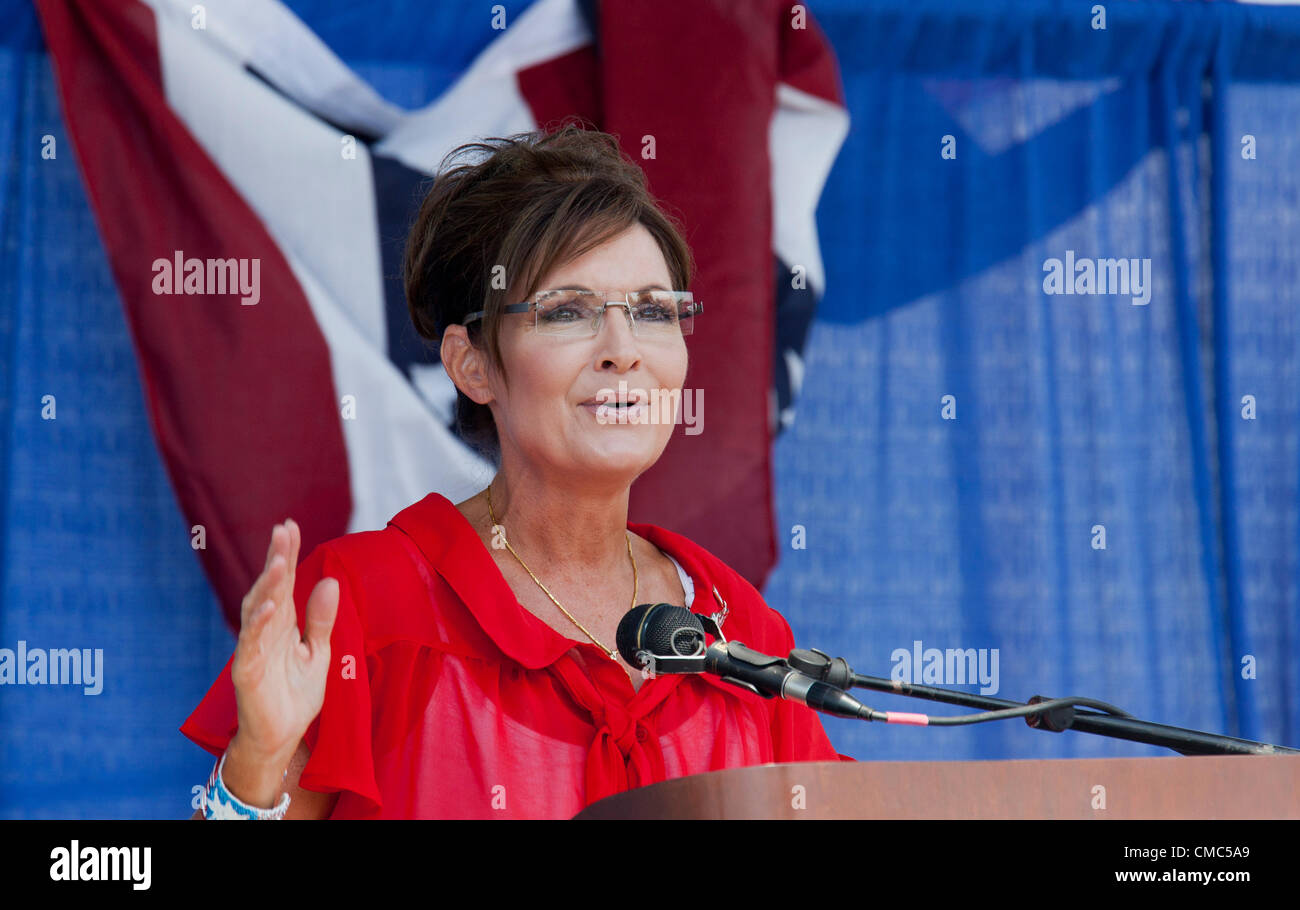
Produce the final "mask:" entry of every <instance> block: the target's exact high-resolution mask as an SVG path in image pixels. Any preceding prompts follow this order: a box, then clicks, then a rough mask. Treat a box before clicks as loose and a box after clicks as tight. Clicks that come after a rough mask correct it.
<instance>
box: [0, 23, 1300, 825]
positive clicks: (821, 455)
mask: <svg viewBox="0 0 1300 910" xmlns="http://www.w3.org/2000/svg"><path fill="white" fill-rule="evenodd" d="M289 5H290V6H291V7H292V8H293V9H294V10H295V11H296V12H297V13H298V14H299V15H300V16H302V17H303V18H304V20H305V21H306V22H307V23H308V24H309V25H311V26H312V27H313V28H314V29H316V30H317V32H318V33H319V34H320V35H321V37H322V38H323V39H324V40H325V41H326V42H327V43H329V44H330V45H331V46H332V47H334V48H335V49H336V50H337V51H338V53H339V54H340V55H341V56H343V58H344V59H345V61H346V62H347V63H349V64H350V65H352V66H353V67H354V68H356V69H357V70H358V72H360V73H361V74H362V75H363V76H364V77H365V78H367V79H368V80H370V81H371V82H372V83H373V84H374V85H375V86H376V88H377V89H378V90H379V91H380V92H381V93H383V94H384V95H385V96H387V97H388V98H390V99H391V100H393V101H394V102H395V103H398V104H402V105H405V106H408V107H414V106H418V105H420V104H423V103H425V102H427V101H428V100H429V99H431V98H433V97H435V96H436V95H437V93H438V92H440V91H441V90H442V89H443V88H445V87H446V85H448V84H450V82H451V81H452V80H453V79H454V78H455V77H456V75H457V73H459V72H460V70H461V69H462V68H463V67H464V65H465V64H467V63H468V62H469V60H471V59H472V58H473V56H474V54H475V53H477V51H478V50H479V49H481V48H482V47H483V46H484V45H486V44H487V43H488V42H489V41H490V40H491V39H492V38H493V37H495V36H496V34H497V33H495V32H493V31H492V30H491V26H490V21H489V19H488V17H486V16H484V15H482V13H481V11H477V10H469V9H468V8H467V7H465V5H463V4H454V3H448V4H445V5H444V4H430V3H427V2H415V0H404V2H396V3H394V2H383V3H379V2H371V3H353V4H346V5H343V4H337V3H331V2H326V0H292V2H290V3H289ZM527 5H528V4H527V2H516V3H508V4H506V7H507V14H508V16H513V15H515V14H516V13H517V12H518V11H520V10H522V9H523V8H525V7H526V6H527ZM1092 5H1093V4H1092V3H1088V2H1047V0H1022V2H1015V3H1011V2H1007V3H995V2H988V0H979V2H975V0H876V2H872V3H869V4H867V3H861V2H859V0H822V2H812V3H809V4H808V6H809V8H810V9H811V10H812V12H813V14H814V15H815V16H816V17H817V20H818V22H819V24H820V26H821V27H822V29H823V30H824V31H825V32H826V34H827V37H828V38H829V40H830V41H831V43H832V44H833V45H834V46H835V49H836V52H837V55H838V58H839V63H840V67H841V75H842V78H843V82H844V89H845V96H846V101H847V105H848V108H849V112H850V115H851V117H852V128H851V132H850V134H849V136H848V138H847V141H846V143H845V146H844V149H843V151H842V153H841V155H840V157H839V159H838V161H837V162H836V164H835V167H834V169H833V170H832V172H831V174H830V178H829V182H828V185H827V188H826V191H825V193H824V195H823V199H822V204H821V206H820V208H819V210H818V224H819V230H820V234H821V244H822V252H823V257H824V260H825V265H826V273H827V291H826V295H825V298H824V299H823V301H822V304H821V308H820V311H819V313H818V318H817V321H816V322H815V323H814V325H813V328H812V331H811V334H810V338H809V343H808V347H807V350H806V351H805V357H804V362H803V369H802V376H803V383H802V390H801V393H800V397H799V399H798V403H797V416H796V420H795V423H794V425H793V426H792V427H790V428H789V429H788V430H787V431H786V432H785V433H784V434H783V435H782V436H781V437H780V439H779V441H778V442H777V444H776V481H777V526H778V532H779V535H780V537H779V543H780V545H781V547H780V553H781V557H780V563H779V565H778V567H777V569H776V571H775V572H774V573H773V575H772V577H771V579H770V581H769V584H768V586H767V588H766V590H765V591H764V594H765V596H766V597H767V598H768V601H769V602H770V603H771V604H772V605H773V606H774V607H776V608H777V609H779V610H780V611H781V612H782V613H783V614H784V615H785V616H786V617H787V618H788V619H789V620H790V623H791V625H792V627H793V629H794V632H795V637H796V639H797V640H798V641H799V643H800V645H801V646H804V647H818V648H822V649H824V650H827V651H830V652H832V653H835V654H840V655H843V656H844V657H846V658H848V659H849V660H850V662H851V663H852V664H853V665H854V667H855V669H857V670H858V671H859V672H862V673H867V674H872V675H879V676H888V675H890V672H891V670H892V669H893V668H894V666H896V665H897V664H898V661H897V660H896V652H899V651H911V650H912V649H913V646H914V642H918V641H919V642H921V647H922V648H938V649H950V648H953V649H956V648H960V649H976V650H981V649H982V650H984V652H985V653H986V654H987V655H989V656H990V657H991V655H992V653H993V652H994V651H995V650H996V653H997V656H998V663H997V667H998V680H997V682H998V690H997V692H996V693H995V694H996V695H998V696H1000V697H1004V698H1010V699H1016V700H1024V699H1027V698H1028V697H1029V696H1031V695H1034V694H1040V693H1041V694H1045V695H1070V694H1086V695H1091V696H1093V697H1096V698H1101V699H1104V700H1106V701H1110V702H1113V703H1115V704H1118V705H1119V706H1121V707H1123V708H1125V709H1126V710H1128V711H1130V712H1131V713H1134V714H1136V715H1138V716H1140V717H1145V718H1149V719H1152V720H1156V721H1160V722H1163V723H1168V724H1174V725H1178V726H1189V727H1194V728H1199V729H1205V730H1210V731H1217V732H1223V733H1228V734H1233V735H1239V736H1245V737H1249V738H1256V739H1264V740H1268V741H1273V742H1281V743H1285V744H1289V745H1293V746H1294V745H1300V698H1298V697H1297V693H1300V670H1297V667H1300V568H1298V566H1300V434H1298V433H1297V428H1298V427H1300V290H1298V289H1297V280H1300V214H1298V212H1300V10H1296V9H1288V8H1274V7H1247V6H1238V5H1235V4H1227V3H1214V4H1194V3H1175V2H1136V3H1123V4H1115V3H1112V4H1106V15H1107V22H1106V28H1105V29H1104V30H1100V29H1094V28H1093V27H1092V19H1093V15H1092V13H1091V7H1092ZM345 6H346V9H344V8H343V7H345ZM362 26H364V27H362ZM45 136H50V137H52V138H53V140H54V142H55V148H56V149H57V154H56V157H54V158H52V159H50V158H44V157H42V148H43V146H44V137H45ZM944 137H951V140H950V141H949V143H948V144H949V145H950V146H951V147H952V148H955V157H948V158H945V157H943V155H942V154H941V151H942V149H943V147H944V145H945V139H944ZM1246 139H1249V143H1247V142H1246V141H1245V140H1246ZM1247 145H1249V146H1250V147H1251V148H1253V151H1254V157H1243V152H1244V151H1245V150H1246V149H1247ZM0 239H2V242H0V357H3V362H2V363H0V440H3V444H2V446H3V447H2V449H0V509H2V517H0V647H8V648H14V647H15V646H16V643H17V642H18V640H20V639H23V640H25V641H27V643H28V644H29V645H30V646H33V647H51V648H53V647H89V648H102V649H103V651H104V667H105V679H104V689H103V692H102V693H101V694H99V695H95V696H89V695H83V694H81V692H80V691H72V690H71V689H69V688H68V687H62V688H60V687H39V686H38V687H25V688H19V687H9V686H5V687H0V817H183V816H185V815H188V814H189V812H190V811H191V808H190V800H191V798H192V792H191V788H192V787H194V786H196V785H199V784H201V783H202V782H203V781H204V780H205V779H206V776H207V773H208V770H209V769H210V762H209V760H208V758H207V756H206V754H205V753H202V752H201V751H200V750H198V749H196V748H194V747H193V746H192V745H190V744H189V743H188V742H186V741H185V740H184V739H183V738H182V737H180V735H179V734H178V733H177V732H176V728H177V726H178V725H179V724H180V722H181V721H182V720H183V719H184V717H185V716H186V714H187V713H188V711H189V710H190V709H191V708H192V707H193V706H194V704H196V703H197V701H198V700H199V698H200V697H201V696H202V694H203V692H204V691H205V690H206V688H207V686H208V684H209V683H210V682H211V680H212V679H213V678H214V677H215V676H216V674H217V672H218V671H219V670H220V668H221V666H222V664H223V663H224V661H225V659H226V657H227V656H228V655H229V653H230V650H231V648H232V646H233V638H232V636H231V635H230V634H229V632H228V631H227V630H226V629H225V628H224V625H223V624H222V621H221V618H220V614H219V611H218V609H217V606H216V603H215V601H214V599H213V597H212V594H211V592H210V591H209V589H208V586H207V584H206V581H205V580H204V578H203V576H202V573H201V572H200V570H199V566H198V562H197V560H196V559H195V558H194V554H193V552H192V551H191V550H190V545H189V535H188V528H187V527H186V524H185V522H184V520H183V518H182V516H181V515H180V513H179V511H178V510H177V508H176V503H175V498H174V496H173V494H172V492H171V489H170V486H169V485H168V482H167V479H166V475H165V473H164V471H163V469H162V465H161V461H160V459H159V457H158V454H157V450H156V445H155V443H154V441H153V439H152V436H151V434H150V431H149V427H148V423H147V419H146V417H145V413H144V407H143V401H142V398H141V392H140V387H139V382H138V378H137V371H136V367H135V359H134V352H133V350H132V347H131V342H130V337H129V335H128V333H127V330H126V326H125V324H124V322H123V319H122V311H121V307H120V304H119V302H118V299H117V293H116V290H115V288H114V286H113V281H112V276H111V274H110V271H109V269H108V266H107V262H106V259H105V256H104V252H103V249H102V246H101V243H100V240H99V238H98V235H97V232H96V228H95V223H94V220H93V218H92V216H91V213H90V210H89V208H88V206H87V202H86V197H85V191H84V187H83V185H82V182H81V178H80V174H79V172H78V170H77V166H76V160H75V155H74V153H73V149H72V146H71V144H70V142H69V140H68V138H67V135H66V132H65V130H64V126H63V121H62V113H61V111H60V109H59V105H58V99H57V96H56V89H55V84H54V81H53V77H52V73H51V69H50V65H49V60H48V58H47V56H46V55H45V51H44V47H43V42H42V39H41V36H40V33H39V29H38V28H37V26H36V24H35V16H34V13H33V12H32V10H31V8H30V6H28V5H27V4H26V3H25V2H14V0H8V2H6V0H0ZM1067 251H1073V255H1075V256H1077V257H1079V258H1090V259H1104V258H1111V257H1124V258H1133V259H1138V260H1147V259H1149V260H1150V285H1149V289H1150V292H1151V294H1150V300H1149V303H1147V304H1146V305H1144V306H1141V305H1134V304H1133V303H1132V302H1131V295H1130V296H1122V295H1049V294H1046V293H1045V292H1044V285H1043V279H1044V271H1043V267H1044V263H1045V262H1046V261H1047V260H1049V259H1052V258H1063V257H1065V255H1066V252H1067ZM710 318H713V317H710ZM716 318H717V319H718V320H719V323H718V324H719V326H721V325H725V323H724V322H722V320H723V319H724V318H725V316H724V314H718V315H717V317H716ZM47 395H52V396H54V397H55V401H56V403H57V404H56V406H57V415H58V416H57V419H56V420H53V421H50V420H43V419H42V416H41V411H42V406H43V397H44V396H47ZM945 396H951V398H950V399H945ZM1245 396H1252V397H1251V399H1249V401H1252V402H1253V404H1246V403H1243V398H1244V397H1245ZM946 401H947V402H948V403H949V404H950V406H951V408H952V409H955V419H944V413H943V409H944V408H945V402H946ZM1250 407H1253V408H1254V414H1255V417H1254V419H1245V418H1244V417H1243V411H1246V410H1247V409H1248V408H1250ZM706 430H707V424H706ZM796 526H798V527H796ZM1097 528H1101V529H1104V534H1105V548H1104V549H1099V548H1096V547H1095V546H1094V542H1095V541H1098V540H1099V535H1100V532H1099V531H1098V530H1096V529H1097ZM796 543H798V544H801V545H802V546H801V547H798V548H796V546H795V544H796ZM986 666H987V665H986ZM1243 669H1247V670H1250V671H1253V672H1252V673H1250V674H1248V675H1247V676H1243ZM947 682H951V680H949V681H947ZM958 687H959V688H966V689H968V690H976V689H978V688H979V687H978V686H972V685H966V686H964V687H963V686H958ZM862 699H863V701H865V702H867V703H869V704H872V705H873V706H875V707H878V708H881V709H894V710H913V711H917V710H930V711H932V712H933V713H956V712H955V711H954V709H951V708H947V707H945V706H939V705H930V706H927V705H926V704H925V703H920V702H913V701H909V700H903V699H898V698H895V697H892V696H885V695H878V694H876V693H862ZM825 723H826V727H827V729H828V731H829V733H830V735H831V737H832V740H833V741H834V743H835V745H836V747H837V748H838V749H839V750H840V751H841V752H844V753H846V754H851V755H854V756H856V757H858V758H860V759H893V760H908V759H933V758H945V759H976V758H1028V757H1067V756H1109V755H1114V756H1132V755H1165V754H1170V753H1168V752H1165V751H1164V750H1159V749H1155V748H1152V747H1145V746H1139V745H1135V744H1128V743H1122V742H1119V741H1113V740H1105V739H1102V738H1099V737H1092V736H1087V735H1083V734H1074V733H1066V734H1063V735H1052V734H1043V733H1039V732H1035V731H1031V730H1029V729H1027V728H1026V727H1025V726H1024V724H1023V723H1020V722H1019V721H1016V722H1010V723H1005V722H1004V723H1001V724H990V725H981V726H977V727H973V728H957V729H928V730H926V729H918V728H911V727H908V728H891V727H885V726H882V725H865V724H859V725H854V724H851V723H849V722H847V721H837V720H830V719H827V720H826V722H825Z"/></svg>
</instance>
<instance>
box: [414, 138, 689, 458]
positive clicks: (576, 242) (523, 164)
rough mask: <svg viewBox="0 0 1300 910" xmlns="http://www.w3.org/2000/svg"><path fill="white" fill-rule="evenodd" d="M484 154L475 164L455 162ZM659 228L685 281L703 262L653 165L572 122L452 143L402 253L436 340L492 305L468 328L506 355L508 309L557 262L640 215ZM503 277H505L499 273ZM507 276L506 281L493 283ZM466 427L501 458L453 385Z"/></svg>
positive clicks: (422, 322) (491, 430)
mask: <svg viewBox="0 0 1300 910" xmlns="http://www.w3.org/2000/svg"><path fill="white" fill-rule="evenodd" d="M473 152H485V153H487V154H486V157H484V158H482V159H480V160H478V161H476V162H474V163H459V164H455V166H453V167H448V165H450V164H453V163H454V162H455V160H456V159H457V158H459V157H461V156H462V155H465V154H466V153H473ZM638 222H639V223H641V224H642V225H644V226H645V227H646V229H647V230H649V232H650V233H651V234H652V235H653V236H654V238H655V240H656V241H657V242H658V244H659V248H660V250H661V251H662V252H663V255H664V260H665V261H666V262H667V264H668V270H669V274H670V275H671V276H672V281H673V288H674V289H676V290H687V289H689V288H690V284H691V280H692V278H693V277H694V272H695V262H694V259H693V257H692V255H691V251H690V247H688V246H687V244H686V241H685V239H684V238H683V236H682V233H681V229H680V228H679V227H678V224H677V222H676V221H675V220H674V219H673V218H672V217H670V216H669V215H668V214H666V213H665V211H664V210H663V209H661V208H660V204H659V203H658V202H657V201H656V200H655V199H654V197H652V196H651V195H650V191H649V189H648V187H647V185H646V177H645V172H644V171H642V170H641V168H640V166H639V165H638V164H637V163H636V162H635V161H634V160H632V159H631V158H629V157H627V156H626V155H624V153H623V152H622V151H621V149H620V148H619V145H618V139H617V138H616V137H615V136H612V135H610V134H609V133H604V132H600V131H597V130H594V129H584V128H582V127H581V126H578V125H576V124H574V123H567V124H566V125H564V126H562V127H561V128H560V129H559V130H557V131H555V132H550V133H548V132H546V131H543V130H538V131H533V132H528V133H516V134H514V135H512V136H507V137H493V138H489V139H486V140H484V141H483V142H468V143H466V144H464V145H461V146H459V147H458V148H456V149H454V150H452V151H451V152H450V153H448V154H447V155H446V156H445V157H444V158H443V160H442V164H441V165H440V166H439V168H438V173H437V176H436V177H435V178H434V181H433V185H432V187H431V188H430V190H429V193H428V195H427V196H425V199H424V202H423V203H422V204H421V206H420V211H419V214H418V215H417V216H416V218H415V222H414V224H413V225H412V227H411V232H410V235H409V237H408V238H407V243H406V255H405V259H404V261H403V268H402V272H403V280H404V282H405V286H406V304H407V307H408V309H409V310H410V313H411V320H412V322H413V323H414V324H415V330H416V332H418V333H419V334H420V336H421V337H423V338H425V339H426V340H429V341H432V342H435V343H439V342H441V340H442V333H443V331H444V330H445V329H446V328H447V326H449V325H454V324H459V323H460V322H462V321H463V320H464V318H465V317H466V316H467V315H469V314H470V313H472V312H474V311H475V310H485V311H486V313H485V315H484V317H483V319H481V320H477V321H475V322H473V323H471V324H470V326H469V336H470V339H471V341H473V343H474V344H475V345H478V344H481V343H482V341H483V340H484V336H486V342H487V351H488V357H489V359H490V361H491V363H492V364H493V365H494V366H495V367H496V368H497V369H499V370H500V371H501V374H502V376H504V375H505V365H504V364H503V363H502V361H501V348H500V343H499V339H500V328H501V319H500V317H501V310H502V307H504V306H505V305H506V304H507V303H518V302H520V301H522V300H525V299H527V298H528V297H530V296H531V295H532V294H533V293H535V292H536V291H537V290H539V289H538V287H537V283H538V282H539V281H541V279H542V277H543V276H545V275H546V274H548V273H549V272H550V271H551V270H552V269H553V268H555V267H557V266H559V265H562V264H564V263H565V262H569V261H570V260H572V259H574V258H577V257H578V256H581V255H582V254H584V253H585V252H587V251H588V250H590V249H592V248H594V247H596V246H599V245H600V244H602V243H604V242H605V241H607V240H609V239H611V238H613V237H615V236H617V235H618V234H620V233H622V232H623V231H624V230H626V229H627V228H629V227H631V226H633V225H634V224H636V223H638ZM498 276H502V277H504V278H505V280H504V281H501V280H498ZM501 284H505V285H507V287H504V288H503V287H499V286H494V285H501ZM456 420H457V423H458V425H459V429H460V432H461V435H462V436H463V437H464V438H465V439H466V440H467V441H468V442H470V443H471V444H472V445H474V446H475V447H476V448H478V449H479V451H481V452H483V453H484V454H485V455H488V456H489V457H492V458H493V459H495V458H496V457H497V455H498V446H499V440H498V436H497V432H496V426H495V424H494V423H493V420H492V412H491V410H490V409H489V408H488V407H487V406H486V405H480V404H477V403H475V402H474V401H472V400H470V399H469V398H468V397H467V396H466V395H465V394H464V393H463V392H460V391H459V390H458V391H457V394H456Z"/></svg>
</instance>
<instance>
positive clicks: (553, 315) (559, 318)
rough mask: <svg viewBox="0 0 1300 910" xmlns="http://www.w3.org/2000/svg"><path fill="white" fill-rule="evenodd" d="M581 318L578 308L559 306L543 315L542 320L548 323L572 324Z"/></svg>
mask: <svg viewBox="0 0 1300 910" xmlns="http://www.w3.org/2000/svg"><path fill="white" fill-rule="evenodd" d="M581 316H582V314H581V313H580V312H579V311H578V308H577V307H576V306H559V307H555V308H553V309H550V310H547V311H546V312H545V313H543V314H542V318H543V319H545V320H546V321H547V322H572V321H573V320H575V319H579V318H581Z"/></svg>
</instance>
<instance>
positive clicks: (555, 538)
mask: <svg viewBox="0 0 1300 910" xmlns="http://www.w3.org/2000/svg"><path fill="white" fill-rule="evenodd" d="M489 489H490V490H491V494H492V499H491V504H492V512H493V513H494V514H495V516H496V521H497V523H498V524H500V525H502V527H503V528H504V529H505V536H506V538H507V539H508V540H509V541H510V545H511V546H512V547H513V548H514V549H515V550H516V551H517V552H518V553H520V555H521V556H523V557H524V559H525V560H526V561H528V562H533V561H536V562H537V564H539V565H546V566H548V567H550V568H551V569H552V570H553V571H554V570H559V571H561V572H564V571H565V570H568V569H583V570H585V571H588V572H589V571H590V570H591V569H592V568H596V569H600V568H604V567H608V568H610V569H611V570H612V569H615V568H616V567H618V566H620V565H622V564H623V563H626V561H627V543H626V542H625V540H626V531H627V510H628V496H629V488H628V487H626V486H621V487H620V486H598V485H596V484H593V483H588V482H585V480H583V481H579V482H574V483H570V484H566V483H564V482H562V481H557V479H556V478H555V477H554V476H549V477H545V478H543V477H540V476H534V475H533V472H531V471H529V469H528V468H527V467H526V466H518V467H516V466H507V465H505V464H503V466H502V470H501V471H500V472H498V473H497V475H496V477H495V478H494V479H493V480H492V484H491V486H490V488H489ZM484 498H485V499H486V495H485V496H484ZM489 520H490V519H489Z"/></svg>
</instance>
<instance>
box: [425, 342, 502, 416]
mask: <svg viewBox="0 0 1300 910" xmlns="http://www.w3.org/2000/svg"><path fill="white" fill-rule="evenodd" d="M438 356H439V358H441V360H442V368H443V369H444V370H446V371H447V375H448V376H449V377H450V378H451V381H452V382H453V383H455V384H456V388H458V389H460V390H461V392H463V393H464V394H465V397H466V398H468V399H469V400H470V401H473V402H475V403H476V404H487V403H488V402H490V401H492V389H491V387H490V386H489V383H488V359H487V353H486V352H485V351H483V350H481V349H479V348H477V347H475V346H474V344H473V343H471V342H470V340H469V332H468V330H467V329H466V328H465V326H463V325H449V326H447V328H446V330H445V331H444V332H443V333H442V347H441V348H440V349H439V354H438Z"/></svg>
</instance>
